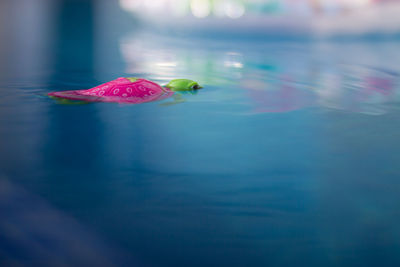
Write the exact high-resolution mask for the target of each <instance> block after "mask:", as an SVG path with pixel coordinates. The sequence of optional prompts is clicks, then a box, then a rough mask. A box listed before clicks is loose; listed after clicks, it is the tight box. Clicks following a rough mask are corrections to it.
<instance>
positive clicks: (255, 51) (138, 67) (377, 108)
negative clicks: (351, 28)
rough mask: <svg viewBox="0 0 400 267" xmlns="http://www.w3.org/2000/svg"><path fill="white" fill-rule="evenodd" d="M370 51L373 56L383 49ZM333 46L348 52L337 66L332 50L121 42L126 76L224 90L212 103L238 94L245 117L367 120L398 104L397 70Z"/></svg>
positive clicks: (137, 40) (171, 41)
mask: <svg viewBox="0 0 400 267" xmlns="http://www.w3.org/2000/svg"><path fill="white" fill-rule="evenodd" d="M364 45H365V44H364ZM366 45H367V46H371V48H370V49H375V48H374V46H379V45H377V44H366ZM393 45H395V44H393ZM336 46H337V47H336V48H335V49H338V47H339V49H340V47H341V46H343V52H342V53H341V54H342V55H341V57H342V58H340V59H330V58H329V57H330V56H329V54H325V53H331V51H329V49H331V48H330V46H329V45H328V46H327V45H326V44H323V43H317V44H304V45H297V46H290V45H288V44H286V43H283V44H281V43H279V44H270V43H265V44H261V45H260V44H257V45H254V44H252V43H245V42H244V43H236V44H233V45H232V44H229V43H219V44H216V43H211V42H207V41H205V40H194V41H193V40H192V42H190V41H187V40H184V39H166V38H164V39H163V38H158V37H155V36H148V35H147V36H146V35H144V36H137V37H135V38H126V39H122V40H121V53H122V55H123V57H124V59H125V61H126V63H127V69H126V72H127V73H132V74H133V73H138V72H142V73H143V75H146V76H148V77H151V78H154V79H156V80H159V81H161V82H165V81H167V80H169V79H172V78H177V77H178V75H179V77H182V76H184V77H191V78H193V79H197V80H200V81H201V82H203V83H206V84H208V85H212V86H217V87H219V88H224V90H219V92H215V96H217V98H214V97H213V100H218V101H220V102H226V101H231V97H230V96H231V95H233V94H234V95H235V97H236V103H237V104H240V103H243V102H246V103H247V104H248V105H250V106H251V107H250V109H249V110H248V111H247V112H246V111H244V112H245V113H264V112H285V111H293V110H297V109H301V108H306V107H320V108H326V109H338V110H344V111H348V112H357V113H363V114H369V115H381V114H384V113H386V112H388V110H389V109H390V107H389V106H388V105H387V104H389V103H391V102H396V101H397V100H398V99H397V95H398V93H397V91H398V90H399V89H398V80H399V74H398V73H399V72H398V71H399V70H398V69H397V67H396V69H387V68H383V69H382V68H380V67H379V65H380V64H381V63H382V62H380V61H376V60H372V61H371V60H369V62H368V60H367V62H366V63H363V62H362V61H363V60H361V62H357V61H355V60H354V59H351V60H349V59H346V58H345V57H343V55H345V54H348V53H349V54H351V53H355V54H359V56H360V57H362V56H363V53H362V52H360V51H357V49H358V47H357V46H355V47H346V45H341V44H336ZM362 46H363V45H362ZM270 51H273V53H270ZM335 53H338V52H337V51H335ZM315 59H317V60H315ZM375 64H376V65H375ZM228 88H229V90H228ZM240 99H241V100H240ZM233 103H235V102H233Z"/></svg>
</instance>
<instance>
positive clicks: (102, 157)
mask: <svg viewBox="0 0 400 267" xmlns="http://www.w3.org/2000/svg"><path fill="white" fill-rule="evenodd" d="M68 8H70V9H68ZM68 8H66V9H65V10H66V11H63V12H61V14H60V18H61V19H60V21H58V22H57V23H56V26H55V29H53V30H52V31H50V32H51V34H49V35H48V36H47V37H46V38H47V39H46V38H44V39H42V38H36V37H35V36H37V35H38V34H37V33H36V34H33V35H32V36H31V37H30V38H32V39H33V44H34V45H32V43H26V42H23V37H21V36H18V34H16V35H15V36H13V38H11V40H8V42H6V43H5V45H4V46H3V47H2V48H0V51H2V55H3V57H2V60H1V61H0V65H1V69H2V72H1V74H0V217H1V220H0V265H2V266H14V265H17V264H20V265H22V266H59V265H66V266H89V265H91V266H399V264H400V226H399V224H398V222H399V219H400V212H399V210H400V209H399V203H400V197H399V190H400V167H399V166H400V165H399V163H400V154H399V150H400V143H399V136H400V127H399V125H398V120H399V115H400V105H399V90H400V88H399V77H400V76H399V75H400V63H399V62H400V60H399V59H400V50H399V49H398V47H399V43H397V42H388V41H386V42H342V43H340V42H334V43H332V42H317V43H316V42H304V41H302V42H289V43H288V42H278V41H277V42H271V41H268V42H267V41H265V42H263V41H262V40H258V41H245V40H237V41H232V40H231V39H230V40H224V39H223V38H220V39H219V40H212V39H207V38H198V39H196V38H190V39H180V38H178V37H175V38H173V37H165V36H164V37H162V36H159V35H152V34H149V33H147V32H146V31H144V32H143V31H140V32H139V31H129V32H128V33H124V34H120V33H118V32H117V33H116V32H115V31H113V30H112V29H108V30H107V29H105V30H103V31H102V32H101V33H98V32H97V33H96V34H94V33H93V32H92V27H94V26H93V25H90V24H89V25H86V24H84V26H80V27H76V25H74V24H67V23H64V21H65V20H64V19H63V18H64V17H65V16H66V17H68V16H72V15H71V14H73V15H74V17H75V19H76V20H77V21H79V20H83V19H84V18H86V17H85V16H86V15H87V13H85V8H84V7H82V6H80V7H79V9H77V8H76V7H74V6H71V7H69V6H68ZM88 10H90V9H88ZM86 11H87V10H86ZM85 25H86V26H85ZM32 27H33V26H32ZM27 32H29V28H28V30H27ZM7 34H8V33H7V32H5V33H4V32H3V35H4V36H7ZM14 34H15V33H14ZM24 37H26V35H24ZM35 40H36V41H35ZM120 76H136V77H143V78H148V79H151V80H155V81H157V82H159V83H166V82H168V80H169V79H172V78H191V79H194V80H196V81H198V82H199V83H200V84H202V85H203V86H204V89H202V90H200V91H199V92H198V93H197V94H194V95H192V94H183V95H182V96H181V99H180V100H182V99H183V100H184V101H178V102H180V103H174V100H173V99H167V100H164V101H162V102H152V103H147V104H141V105H120V104H113V103H91V104H87V105H60V104H57V102H55V101H53V100H52V99H49V98H48V97H46V94H47V93H48V92H51V91H59V90H73V89H83V88H90V87H93V86H96V85H98V84H100V83H103V82H107V81H109V80H111V79H115V78H117V77H120Z"/></svg>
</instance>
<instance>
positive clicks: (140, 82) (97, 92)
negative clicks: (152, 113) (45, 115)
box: [49, 77, 173, 103]
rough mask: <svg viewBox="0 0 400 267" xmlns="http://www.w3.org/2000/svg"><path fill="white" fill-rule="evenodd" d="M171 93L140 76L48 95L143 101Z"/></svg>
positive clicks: (82, 98) (128, 101) (79, 98)
mask: <svg viewBox="0 0 400 267" xmlns="http://www.w3.org/2000/svg"><path fill="white" fill-rule="evenodd" d="M171 94H173V92H171V91H170V90H168V89H166V88H163V87H161V86H160V85H158V84H156V83H154V82H152V81H149V80H146V79H141V78H123V77H121V78H118V79H116V80H113V81H110V82H107V83H104V84H101V85H99V86H96V87H93V88H91V89H87V90H73V91H60V92H54V93H50V94H49V96H55V97H61V98H67V99H72V100H84V101H90V102H127V103H143V102H150V101H155V100H160V99H164V98H166V97H168V96H170V95H171Z"/></svg>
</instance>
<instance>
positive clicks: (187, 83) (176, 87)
mask: <svg viewBox="0 0 400 267" xmlns="http://www.w3.org/2000/svg"><path fill="white" fill-rule="evenodd" d="M165 87H167V88H169V89H170V90H172V91H191V90H197V89H201V88H203V87H201V86H200V85H199V84H198V83H197V82H195V81H192V80H188V79H175V80H172V81H170V82H169V83H168V84H167V85H166V86H165Z"/></svg>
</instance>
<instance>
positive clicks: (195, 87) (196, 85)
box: [192, 84, 200, 90]
mask: <svg viewBox="0 0 400 267" xmlns="http://www.w3.org/2000/svg"><path fill="white" fill-rule="evenodd" d="M192 89H195V90H196V89H200V86H199V85H198V84H195V85H193V86H192Z"/></svg>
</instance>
